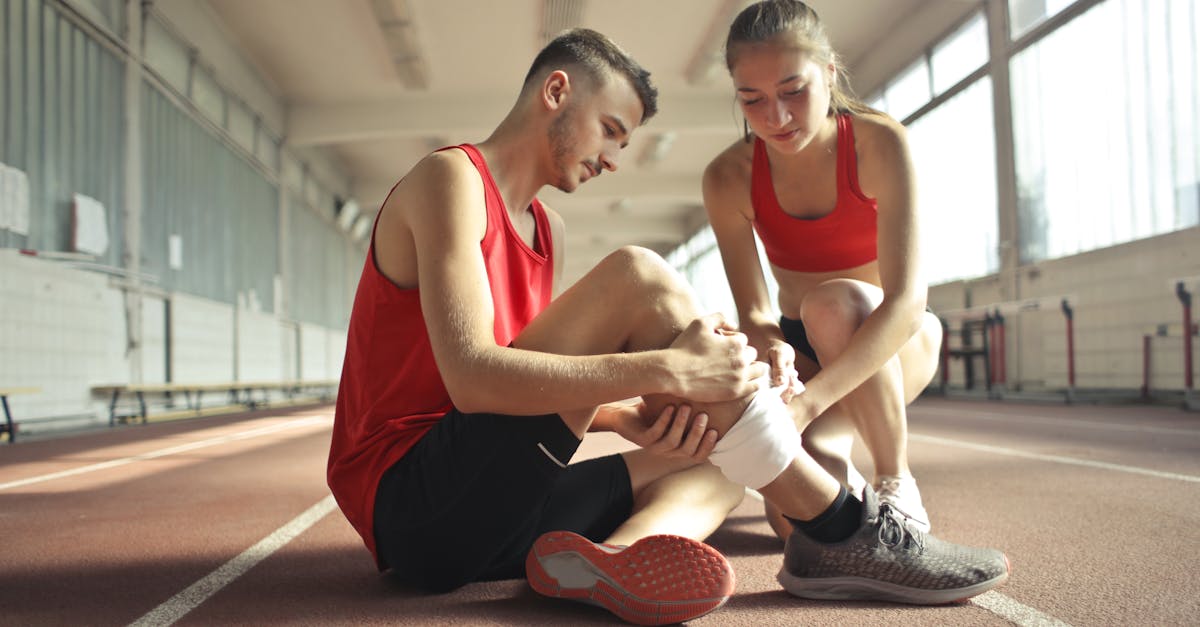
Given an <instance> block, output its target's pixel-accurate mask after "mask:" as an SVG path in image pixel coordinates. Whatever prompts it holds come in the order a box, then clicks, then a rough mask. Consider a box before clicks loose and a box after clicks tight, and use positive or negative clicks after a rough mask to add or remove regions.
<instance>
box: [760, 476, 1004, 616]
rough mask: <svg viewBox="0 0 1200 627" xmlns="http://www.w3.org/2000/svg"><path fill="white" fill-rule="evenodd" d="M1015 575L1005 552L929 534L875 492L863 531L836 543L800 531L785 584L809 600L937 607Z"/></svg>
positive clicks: (866, 504) (868, 497)
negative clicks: (975, 546) (880, 501)
mask: <svg viewBox="0 0 1200 627" xmlns="http://www.w3.org/2000/svg"><path fill="white" fill-rule="evenodd" d="M1008 571H1009V565H1008V558H1007V557H1005V556H1004V554H1003V553H1001V552H999V551H996V550H993V549H977V548H972V547H966V546H961V545H958V544H950V543H949V542H943V541H941V540H938V539H937V538H935V537H933V536H931V535H928V534H925V533H923V532H921V531H919V530H917V529H916V528H915V527H913V526H912V524H911V523H910V522H909V521H908V520H907V519H906V517H905V516H904V515H903V514H901V513H900V512H898V511H896V510H895V509H893V508H892V506H890V505H888V504H887V503H884V504H882V505H881V504H880V503H879V500H878V498H877V497H876V496H875V491H874V490H872V489H871V488H870V487H867V488H866V489H865V490H864V491H863V523H862V527H861V528H860V529H859V530H858V531H857V532H855V533H854V535H852V536H850V537H849V538H848V539H846V540H843V541H842V542H837V543H833V544H824V543H821V542H817V541H815V540H812V539H810V538H809V537H808V536H805V535H804V534H802V533H800V532H799V531H793V532H792V535H791V537H789V538H788V541H787V545H786V546H785V547H784V549H783V568H782V569H780V571H779V575H778V577H777V579H778V580H779V583H780V584H782V585H783V587H784V589H785V590H787V591H788V592H790V593H792V594H794V595H796V596H798V597H802V598H805V599H853V600H861V601H894V602H897V603H912V604H917V605H937V604H941V603H951V602H953V601H960V600H963V599H967V598H970V597H973V596H975V595H977V594H981V593H983V592H986V591H988V590H991V589H992V588H995V587H996V586H999V585H1000V584H1002V583H1004V582H1005V581H1007V580H1008Z"/></svg>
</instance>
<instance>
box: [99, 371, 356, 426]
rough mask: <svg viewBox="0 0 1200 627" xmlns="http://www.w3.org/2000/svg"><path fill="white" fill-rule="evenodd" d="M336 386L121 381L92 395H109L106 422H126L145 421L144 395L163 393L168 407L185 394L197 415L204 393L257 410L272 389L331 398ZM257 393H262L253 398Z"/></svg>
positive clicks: (331, 382) (334, 383)
mask: <svg viewBox="0 0 1200 627" xmlns="http://www.w3.org/2000/svg"><path fill="white" fill-rule="evenodd" d="M337 386H338V381H337V380H335V379H334V380H320V381H230V382H224V383H142V384H133V383H122V384H111V385H96V386H92V394H93V395H95V396H102V397H107V398H109V404H108V424H109V426H112V425H115V424H117V423H118V422H120V423H126V422H128V421H129V420H131V419H135V418H140V419H141V422H142V423H143V424H144V423H146V422H147V421H148V418H149V411H148V410H147V407H146V399H147V397H154V396H162V397H164V398H165V399H166V401H167V403H168V406H173V405H174V402H175V399H176V398H177V396H179V395H182V396H183V397H184V403H185V404H186V406H187V409H188V410H190V411H194V412H195V413H196V414H197V415H198V414H200V413H201V410H202V409H203V404H202V400H203V396H204V394H205V393H206V392H218V393H225V394H228V395H229V401H230V404H232V405H242V406H245V407H246V408H247V409H251V410H253V409H257V408H259V407H263V406H266V405H268V404H269V402H270V395H271V392H282V393H283V395H284V396H285V397H286V398H289V399H290V398H294V397H296V396H299V395H301V394H303V393H305V392H315V393H316V396H318V397H319V398H321V399H323V400H328V399H331V398H332V397H333V393H334V392H336V390H337ZM256 393H261V396H259V397H256V396H255V394H256ZM122 395H125V396H126V397H127V398H128V397H130V396H132V398H134V399H136V403H137V404H136V407H135V408H134V411H133V413H122V412H120V411H118V410H119V409H120V401H121V397H122Z"/></svg>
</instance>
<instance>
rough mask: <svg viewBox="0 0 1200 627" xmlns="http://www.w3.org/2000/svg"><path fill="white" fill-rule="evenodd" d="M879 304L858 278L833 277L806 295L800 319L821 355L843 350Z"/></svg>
mask: <svg viewBox="0 0 1200 627" xmlns="http://www.w3.org/2000/svg"><path fill="white" fill-rule="evenodd" d="M876 306H877V303H876V302H875V299H874V298H873V297H872V295H871V294H869V293H868V292H867V290H866V289H865V288H864V287H863V285H862V284H860V283H859V282H858V281H852V280H848V279H833V280H830V281H826V282H824V283H822V284H820V285H818V286H817V287H815V288H813V289H812V290H810V291H809V292H808V293H807V294H805V296H804V301H803V302H802V303H801V305H800V319H801V320H802V321H803V322H804V328H805V332H806V334H807V335H808V341H809V343H810V344H812V346H813V348H815V349H816V350H817V351H818V354H820V353H821V352H828V351H831V350H832V351H838V352H840V350H841V348H842V347H844V346H845V345H846V343H847V342H849V341H850V337H851V336H852V335H854V332H855V331H857V330H858V328H859V327H860V326H862V324H863V322H864V321H865V320H866V319H867V316H869V315H871V312H872V311H874V310H875V307H876Z"/></svg>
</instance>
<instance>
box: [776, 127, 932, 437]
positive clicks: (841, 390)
mask: <svg viewBox="0 0 1200 627" xmlns="http://www.w3.org/2000/svg"><path fill="white" fill-rule="evenodd" d="M855 131H856V133H855V134H856V136H858V137H859V138H860V139H859V146H858V153H859V157H858V159H859V161H858V163H859V185H860V187H861V188H862V189H863V193H864V194H866V195H867V196H868V197H874V198H875V199H876V201H877V202H878V206H879V214H878V259H879V261H878V263H879V277H880V284H881V285H880V286H881V288H882V291H883V299H882V301H881V302H880V303H879V305H878V307H876V308H875V310H874V312H872V313H871V314H870V315H869V316H867V318H866V320H865V321H864V322H863V324H862V326H860V327H859V329H858V331H857V332H855V334H854V336H853V337H851V339H850V342H849V344H848V345H847V347H846V349H845V351H844V352H843V353H842V354H841V356H839V357H838V358H837V359H836V360H834V361H833V363H830V364H823V366H822V369H821V372H820V373H818V374H817V375H816V376H815V377H813V378H812V380H810V381H809V382H808V383H807V390H806V393H805V394H803V395H801V396H800V397H798V399H797V402H803V403H804V404H806V405H808V408H807V411H808V412H811V413H810V414H809V415H813V416H816V415H819V414H820V413H821V412H824V411H825V410H826V409H828V408H829V407H830V406H831V405H833V404H834V403H836V402H837V401H838V400H840V399H841V398H842V397H844V396H846V395H847V394H849V393H850V392H852V391H853V390H854V389H855V388H857V387H858V386H860V385H862V383H863V382H864V381H866V380H867V379H868V378H870V377H871V376H872V375H873V374H874V373H876V372H878V371H879V369H880V368H882V367H883V365H884V364H885V363H887V361H888V360H889V359H891V358H892V357H893V356H895V355H896V353H897V352H899V351H900V348H901V347H902V346H903V345H904V344H905V343H906V342H907V341H908V340H909V339H910V338H912V336H913V335H914V334H915V333H916V332H917V331H918V330H919V329H920V328H921V318H922V312H923V311H924V309H925V300H926V296H927V294H926V292H927V288H926V286H925V283H924V281H923V279H922V277H921V271H920V257H919V251H918V229H917V227H918V224H917V222H918V221H917V201H916V179H915V175H914V172H913V165H912V159H911V156H910V154H909V151H908V142H907V138H906V135H905V132H904V127H902V126H901V125H900V124H899V123H897V122H894V121H892V120H880V119H874V118H872V119H863V118H856V119H855Z"/></svg>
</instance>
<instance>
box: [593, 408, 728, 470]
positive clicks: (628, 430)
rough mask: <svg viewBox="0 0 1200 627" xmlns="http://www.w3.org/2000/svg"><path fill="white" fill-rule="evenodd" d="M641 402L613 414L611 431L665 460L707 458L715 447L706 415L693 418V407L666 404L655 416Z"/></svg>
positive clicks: (702, 459) (715, 440) (714, 434)
mask: <svg viewBox="0 0 1200 627" xmlns="http://www.w3.org/2000/svg"><path fill="white" fill-rule="evenodd" d="M646 412H647V408H646V405H645V404H644V403H639V404H637V405H627V406H624V407H622V408H620V409H619V410H614V411H613V413H612V426H613V431H615V432H616V433H617V434H618V435H620V436H621V437H623V438H625V439H626V440H629V441H630V442H633V443H634V444H636V445H638V446H640V447H642V448H644V449H647V450H649V451H651V452H653V453H655V454H658V455H662V456H664V457H674V458H688V459H690V460H692V461H694V462H697V463H698V462H702V461H704V460H705V459H708V455H709V454H710V453H712V450H713V447H714V446H716V444H717V432H716V430H714V429H709V428H708V415H707V414H703V413H700V414H696V416H694V417H693V416H692V408H691V407H689V406H687V405H680V406H679V407H678V408H676V407H674V406H672V405H667V406H666V407H664V408H663V409H662V411H661V412H659V414H658V416H657V417H655V416H652V415H648V414H647V413H646Z"/></svg>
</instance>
